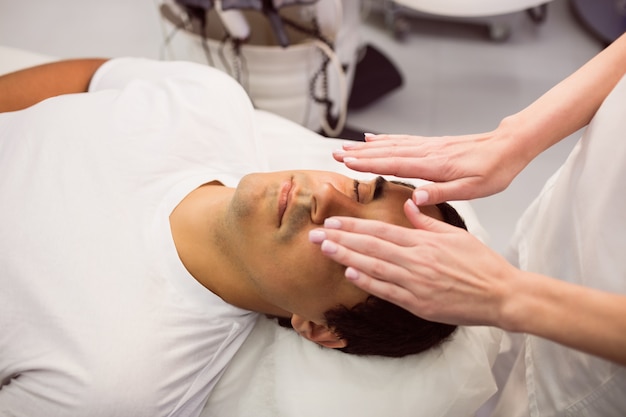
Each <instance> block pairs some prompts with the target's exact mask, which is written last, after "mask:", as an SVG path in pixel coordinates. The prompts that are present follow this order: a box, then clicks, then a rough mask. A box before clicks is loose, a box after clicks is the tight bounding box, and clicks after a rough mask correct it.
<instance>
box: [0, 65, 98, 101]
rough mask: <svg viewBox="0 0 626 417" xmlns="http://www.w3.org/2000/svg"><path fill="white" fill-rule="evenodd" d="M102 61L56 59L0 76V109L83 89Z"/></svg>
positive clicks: (84, 89) (86, 87)
mask: <svg viewBox="0 0 626 417" xmlns="http://www.w3.org/2000/svg"><path fill="white" fill-rule="evenodd" d="M105 61H106V59H95V58H94V59H75V60H67V61H59V62H53V63H49V64H43V65H39V66H36V67H32V68H27V69H23V70H20V71H16V72H12V73H9V74H6V75H3V76H0V112H7V111H16V110H21V109H24V108H26V107H30V106H32V105H33V104H36V103H38V102H40V101H42V100H45V99H47V98H50V97H55V96H58V95H62V94H71V93H80V92H85V91H87V89H88V87H89V82H90V81H91V77H92V76H93V74H94V73H95V72H96V70H97V69H98V68H99V67H100V66H101V65H102V64H103V63H104V62H105Z"/></svg>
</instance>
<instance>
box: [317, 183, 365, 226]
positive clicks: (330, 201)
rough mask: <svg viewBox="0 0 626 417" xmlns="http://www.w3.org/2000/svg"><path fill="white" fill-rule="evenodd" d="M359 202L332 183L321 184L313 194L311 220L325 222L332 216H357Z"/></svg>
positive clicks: (319, 222)
mask: <svg viewBox="0 0 626 417" xmlns="http://www.w3.org/2000/svg"><path fill="white" fill-rule="evenodd" d="M357 205H358V204H357V203H356V201H354V200H353V199H352V198H350V197H349V196H347V195H345V194H344V193H342V192H341V191H339V190H337V189H336V188H335V187H334V186H333V185H332V184H330V183H323V184H320V186H319V187H317V189H316V190H315V191H314V192H313V194H312V196H311V220H312V221H313V223H314V224H323V223H324V220H325V219H327V218H328V217H331V216H355V214H356V210H357V208H358V207H357Z"/></svg>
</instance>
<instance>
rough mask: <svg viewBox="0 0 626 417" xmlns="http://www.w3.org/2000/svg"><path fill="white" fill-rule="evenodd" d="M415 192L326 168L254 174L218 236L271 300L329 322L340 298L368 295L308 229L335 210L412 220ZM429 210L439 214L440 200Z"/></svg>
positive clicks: (348, 300)
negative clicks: (327, 315) (408, 207)
mask: <svg viewBox="0 0 626 417" xmlns="http://www.w3.org/2000/svg"><path fill="white" fill-rule="evenodd" d="M411 193H412V189H410V188H409V187H406V186H403V185H399V184H393V183H389V182H387V181H384V180H382V178H380V179H379V180H371V181H365V182H357V181H355V180H353V179H351V178H348V177H346V176H343V175H340V174H336V173H332V172H326V171H283V172H272V173H256V174H250V175H247V176H245V177H244V178H243V179H242V180H241V181H240V183H239V186H238V187H237V189H236V191H235V193H234V196H233V198H232V200H231V203H230V207H229V210H228V214H227V220H226V222H225V223H224V227H223V228H220V231H221V233H219V238H218V239H219V240H218V242H219V245H220V247H221V249H223V251H224V253H225V254H226V256H231V257H233V261H234V262H236V265H238V267H239V268H240V269H241V272H243V274H244V276H245V277H246V278H247V279H249V280H250V281H251V282H252V283H253V284H254V286H255V287H256V288H257V290H258V291H259V294H260V295H261V296H262V297H263V298H264V299H265V300H267V301H268V302H270V303H272V304H273V305H275V306H277V307H279V308H281V309H283V310H285V311H288V312H290V313H292V314H298V315H300V316H302V317H305V318H307V319H308V320H311V321H314V322H317V323H323V322H324V318H323V317H324V312H325V311H327V310H329V309H330V308H332V307H335V306H337V305H339V304H341V305H344V306H346V307H352V306H354V305H355V304H357V303H359V302H361V301H364V300H365V299H366V298H367V294H366V293H364V292H362V291H361V290H359V289H358V288H356V287H355V286H353V285H351V284H350V283H349V282H347V281H346V280H345V279H344V278H343V271H344V267H343V266H341V265H339V264H337V263H335V262H333V261H331V260H330V259H328V258H327V257H325V256H324V255H322V253H321V251H320V250H319V246H317V245H313V244H311V243H310V242H309V240H308V233H309V231H310V230H312V229H314V228H316V227H319V226H320V225H322V224H323V223H324V220H325V219H326V218H328V217H330V216H352V217H359V218H365V219H376V220H381V221H385V222H388V223H393V224H397V225H402V226H406V227H412V226H411V224H410V223H409V221H408V219H407V218H406V216H405V214H404V211H403V204H404V202H405V201H406V200H407V199H408V198H410V197H411ZM424 210H425V211H426V212H427V214H430V215H435V216H439V210H438V209H437V208H436V207H428V208H424Z"/></svg>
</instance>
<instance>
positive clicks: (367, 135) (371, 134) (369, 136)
mask: <svg viewBox="0 0 626 417" xmlns="http://www.w3.org/2000/svg"><path fill="white" fill-rule="evenodd" d="M363 136H364V137H366V138H372V137H374V136H376V135H375V134H373V133H369V132H365V133H363Z"/></svg>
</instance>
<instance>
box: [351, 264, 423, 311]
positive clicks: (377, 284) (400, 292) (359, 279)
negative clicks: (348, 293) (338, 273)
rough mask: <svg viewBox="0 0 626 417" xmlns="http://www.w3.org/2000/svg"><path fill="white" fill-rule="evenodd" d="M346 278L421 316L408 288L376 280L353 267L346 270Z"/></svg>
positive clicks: (377, 295) (369, 291)
mask: <svg viewBox="0 0 626 417" xmlns="http://www.w3.org/2000/svg"><path fill="white" fill-rule="evenodd" d="M346 278H348V279H349V280H350V281H351V282H352V283H353V284H354V285H355V286H357V287H358V288H360V289H362V290H363V291H365V292H367V293H369V294H372V295H374V296H376V297H379V298H382V299H383V300H387V301H389V302H390V303H393V304H396V305H398V306H400V307H402V308H404V309H405V310H407V311H410V312H411V313H413V314H416V315H419V314H418V313H419V312H418V311H417V310H416V309H415V308H414V307H415V304H416V301H415V296H414V295H413V293H411V291H409V290H407V289H406V288H403V287H401V286H399V285H397V284H395V283H393V282H389V281H382V280H379V279H374V278H372V277H371V276H369V275H367V274H365V273H363V272H361V271H358V270H356V269H354V268H352V267H349V268H347V269H346Z"/></svg>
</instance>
